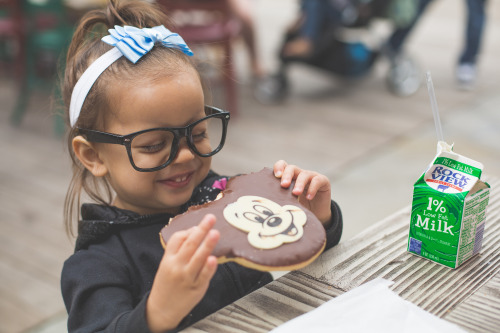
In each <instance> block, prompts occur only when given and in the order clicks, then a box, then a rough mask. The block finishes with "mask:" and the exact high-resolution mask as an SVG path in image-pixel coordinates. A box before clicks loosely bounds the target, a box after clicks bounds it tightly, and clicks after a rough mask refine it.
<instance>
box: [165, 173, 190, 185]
mask: <svg viewBox="0 0 500 333" xmlns="http://www.w3.org/2000/svg"><path fill="white" fill-rule="evenodd" d="M193 174H194V172H189V173H183V174H179V175H175V176H173V177H170V178H167V179H162V180H159V182H160V183H162V184H164V185H167V186H169V187H174V188H181V187H184V186H186V185H188V184H189V182H190V181H191V179H192V177H193Z"/></svg>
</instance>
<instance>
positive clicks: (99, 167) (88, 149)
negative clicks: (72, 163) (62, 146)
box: [72, 135, 108, 177]
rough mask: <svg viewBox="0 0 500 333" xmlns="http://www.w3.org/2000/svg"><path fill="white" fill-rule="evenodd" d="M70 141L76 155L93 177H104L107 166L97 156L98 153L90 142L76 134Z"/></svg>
mask: <svg viewBox="0 0 500 333" xmlns="http://www.w3.org/2000/svg"><path fill="white" fill-rule="evenodd" d="M72 143H73V151H74V152H75V155H76V157H77V158H78V159H79V160H80V162H82V164H83V165H84V166H85V168H87V170H89V171H90V172H91V173H92V174H93V175H94V176H95V177H104V176H105V175H106V174H107V173H108V168H107V167H106V165H105V164H104V163H103V162H102V160H101V159H100V158H99V154H98V153H97V151H96V149H95V147H94V146H92V144H90V142H88V141H87V140H85V138H84V137H82V136H81V135H78V136H76V137H74V138H73V142H72Z"/></svg>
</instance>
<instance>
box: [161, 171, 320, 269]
mask: <svg viewBox="0 0 500 333" xmlns="http://www.w3.org/2000/svg"><path fill="white" fill-rule="evenodd" d="M292 187H293V186H290V187H289V188H288V189H284V188H282V187H281V185H280V180H279V179H278V178H276V177H275V176H274V174H273V171H272V170H271V169H269V168H264V169H263V170H261V171H259V172H255V173H251V174H248V175H241V176H237V177H234V178H232V179H230V180H229V181H228V183H227V187H226V189H225V190H224V191H223V197H222V198H221V199H219V200H216V201H212V202H209V203H207V204H204V205H200V206H193V207H191V208H189V209H188V211H187V212H186V213H184V214H181V215H178V216H176V217H175V218H173V219H172V220H171V221H170V222H169V224H168V225H167V226H165V227H164V228H163V229H162V230H161V233H160V234H161V237H162V239H163V243H164V244H166V243H167V242H168V240H169V239H170V237H171V235H172V234H173V233H175V232H176V231H179V230H184V229H188V228H190V227H192V226H195V225H198V224H199V222H200V221H201V219H202V218H203V216H205V214H208V213H212V214H214V215H215V216H216V218H217V221H216V224H215V226H214V228H215V229H217V230H219V232H220V234H221V238H220V240H219V242H218V244H217V246H216V248H215V249H214V251H213V255H215V256H216V257H219V258H220V257H225V258H226V259H228V260H234V259H237V258H244V259H246V260H248V261H249V262H251V263H254V264H256V265H258V266H269V267H288V266H295V265H299V264H301V263H303V262H307V261H308V260H311V258H313V257H315V256H316V255H318V253H319V252H321V251H322V250H323V248H324V246H325V242H326V233H325V229H324V227H323V225H322V224H321V222H320V221H319V220H318V219H317V218H316V216H315V215H314V214H313V213H312V212H310V211H309V210H308V209H307V208H305V207H304V206H303V205H301V204H300V203H299V201H298V200H297V197H296V196H295V195H293V194H292ZM244 195H256V196H261V197H264V198H268V199H270V200H272V201H274V202H276V203H278V204H280V205H287V204H292V205H295V206H298V207H300V208H301V209H303V210H304V212H305V213H306V215H307V222H306V224H305V225H304V235H303V236H302V238H300V239H299V240H298V241H296V242H294V243H285V244H283V245H281V246H279V247H277V248H274V249H267V250H262V249H257V248H255V247H253V246H252V245H250V244H249V243H248V240H247V235H248V234H247V233H246V232H244V231H241V230H239V229H237V228H236V227H234V226H232V225H230V224H229V223H228V222H227V221H226V220H225V219H224V215H223V210H224V208H225V207H226V206H227V205H228V204H230V203H233V202H235V201H236V200H237V199H238V198H239V197H241V196H244Z"/></svg>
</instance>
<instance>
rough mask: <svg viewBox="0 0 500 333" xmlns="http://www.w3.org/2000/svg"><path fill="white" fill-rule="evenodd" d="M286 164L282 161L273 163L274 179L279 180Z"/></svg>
mask: <svg viewBox="0 0 500 333" xmlns="http://www.w3.org/2000/svg"><path fill="white" fill-rule="evenodd" d="M286 166H287V163H286V162H285V161H283V160H279V161H277V162H276V163H274V167H273V171H274V176H275V177H276V178H281V176H282V175H283V171H284V170H285V168H286Z"/></svg>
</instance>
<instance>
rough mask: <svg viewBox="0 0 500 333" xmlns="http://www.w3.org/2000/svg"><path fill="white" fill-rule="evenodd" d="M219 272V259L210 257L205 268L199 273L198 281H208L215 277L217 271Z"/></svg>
mask: <svg viewBox="0 0 500 333" xmlns="http://www.w3.org/2000/svg"><path fill="white" fill-rule="evenodd" d="M216 270H217V258H216V257H214V256H209V257H208V258H206V260H205V264H204V265H203V268H202V269H201V271H200V272H199V274H198V276H197V280H198V281H208V280H210V279H211V278H212V276H214V274H215V271H216Z"/></svg>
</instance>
